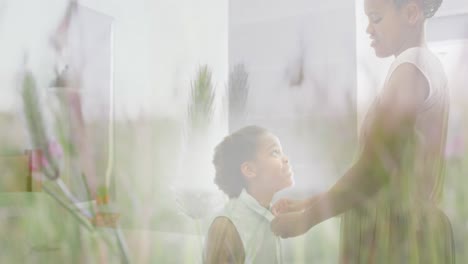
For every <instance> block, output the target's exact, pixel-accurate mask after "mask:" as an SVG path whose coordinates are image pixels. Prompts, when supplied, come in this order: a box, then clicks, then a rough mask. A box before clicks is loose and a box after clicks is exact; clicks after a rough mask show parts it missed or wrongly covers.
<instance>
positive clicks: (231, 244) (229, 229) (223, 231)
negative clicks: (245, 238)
mask: <svg viewBox="0 0 468 264" xmlns="http://www.w3.org/2000/svg"><path fill="white" fill-rule="evenodd" d="M204 253H205V257H204V263H205V264H218V263H219V264H224V263H226V264H227V263H235V264H237V263H239V264H240V263H244V261H245V252H244V246H243V244H242V240H241V238H240V236H239V233H238V232H237V229H236V227H235V226H234V224H233V223H232V222H231V220H229V219H228V218H227V217H218V218H216V219H215V220H214V221H213V223H212V224H211V227H210V230H209V232H208V237H207V240H206V244H205V252H204Z"/></svg>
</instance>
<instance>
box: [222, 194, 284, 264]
mask: <svg viewBox="0 0 468 264" xmlns="http://www.w3.org/2000/svg"><path fill="white" fill-rule="evenodd" d="M270 207H271V206H270ZM218 216H225V217H227V218H229V219H230V220H231V221H232V222H233V224H234V225H235V227H236V229H237V232H238V233H239V235H240V237H241V240H242V243H243V245H244V251H245V257H246V260H245V263H252V264H257V263H258V264H263V263H268V264H270V263H271V264H274V263H278V264H280V263H282V252H281V241H280V238H279V237H278V236H275V235H274V234H273V232H272V231H271V229H270V223H271V221H272V220H273V218H274V215H273V214H272V213H271V211H270V210H269V209H267V208H265V207H263V206H261V205H260V203H259V202H258V201H257V200H255V198H253V197H252V196H251V195H250V194H248V193H247V191H246V190H245V189H244V190H242V192H241V194H240V195H239V197H238V198H235V199H231V200H230V201H229V202H228V203H227V204H226V206H225V207H224V209H223V211H222V213H221V214H219V215H218Z"/></svg>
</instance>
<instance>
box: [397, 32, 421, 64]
mask: <svg viewBox="0 0 468 264" xmlns="http://www.w3.org/2000/svg"><path fill="white" fill-rule="evenodd" d="M424 31H425V27H424V26H423V27H422V29H421V30H417V31H416V32H414V33H412V34H409V37H408V38H405V41H404V42H403V43H402V44H401V46H400V48H399V49H398V50H397V51H396V52H395V54H394V56H395V57H398V55H400V54H401V53H402V52H403V51H405V50H407V49H410V48H415V47H422V48H424V47H426V34H425V32H424Z"/></svg>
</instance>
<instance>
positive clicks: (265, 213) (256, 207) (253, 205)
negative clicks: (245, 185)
mask: <svg viewBox="0 0 468 264" xmlns="http://www.w3.org/2000/svg"><path fill="white" fill-rule="evenodd" d="M239 200H240V201H242V202H243V203H244V204H245V205H247V207H248V208H249V209H251V210H253V211H254V212H255V213H257V214H259V215H261V216H262V217H264V218H265V219H266V220H268V222H271V221H272V220H273V219H274V218H275V216H274V215H273V214H272V213H271V211H270V210H269V209H267V208H265V207H263V206H261V205H260V203H259V202H258V201H257V200H256V199H255V198H253V197H252V196H251V195H250V194H249V193H248V192H247V191H246V190H245V189H243V190H242V192H241V194H240V196H239ZM269 208H271V204H270V206H269Z"/></svg>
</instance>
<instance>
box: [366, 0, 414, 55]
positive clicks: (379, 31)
mask: <svg viewBox="0 0 468 264" xmlns="http://www.w3.org/2000/svg"><path fill="white" fill-rule="evenodd" d="M407 7H408V4H404V5H403V6H402V7H400V8H398V7H397V6H396V5H395V3H394V1H393V0H365V7H364V8H365V12H366V15H367V17H368V19H369V24H368V27H367V30H366V32H367V33H368V34H369V36H370V39H371V47H372V48H374V50H375V54H376V56H377V57H380V58H384V57H388V56H391V55H397V54H399V52H401V51H402V49H403V47H404V45H405V41H407V40H408V38H409V37H410V34H411V32H412V31H411V26H412V24H413V23H412V22H411V21H410V19H409V18H410V17H409V16H410V15H411V14H410V13H409V10H408V8H407ZM413 7H414V6H413Z"/></svg>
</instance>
